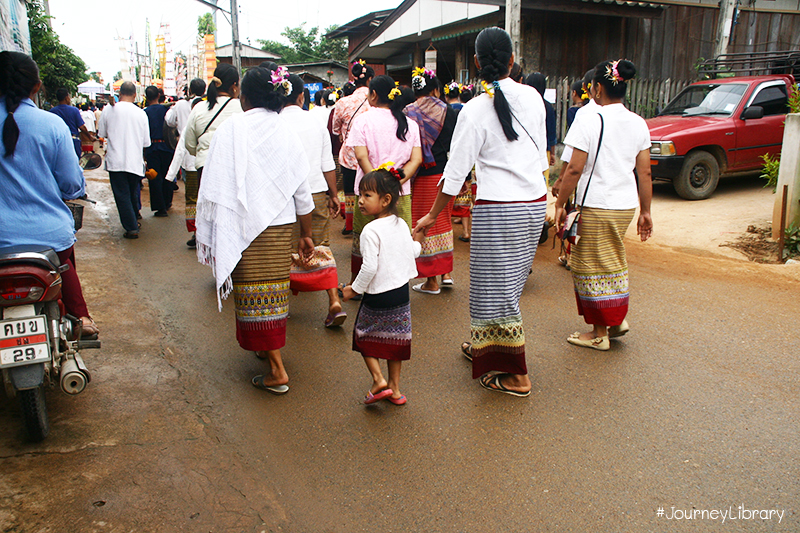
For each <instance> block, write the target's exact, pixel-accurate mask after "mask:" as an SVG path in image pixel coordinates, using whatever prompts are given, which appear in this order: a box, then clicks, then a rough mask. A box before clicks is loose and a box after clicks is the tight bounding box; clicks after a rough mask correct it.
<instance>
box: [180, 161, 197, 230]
mask: <svg viewBox="0 0 800 533" xmlns="http://www.w3.org/2000/svg"><path fill="white" fill-rule="evenodd" d="M184 172H185V174H184V175H185V176H186V178H185V179H186V230H187V231H190V232H193V231H195V226H194V217H195V215H196V214H197V191H199V190H200V180H199V178H198V176H197V171H196V170H184Z"/></svg>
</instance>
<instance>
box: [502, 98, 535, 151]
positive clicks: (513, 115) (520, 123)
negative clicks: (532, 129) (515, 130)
mask: <svg viewBox="0 0 800 533" xmlns="http://www.w3.org/2000/svg"><path fill="white" fill-rule="evenodd" d="M508 110H509V112H510V113H511V116H512V117H514V120H516V121H517V123H519V125H520V126H522V129H523V130H525V133H527V134H528V137H529V138H530V140H531V141H532V142H533V145H534V146H535V147H536V151H539V145H538V144H536V141H534V140H533V137H532V136H531V134H530V133H529V132H528V128H526V127H525V125H524V124H523V123H522V122H521V121H520V120H519V119H518V118H517V115H515V114H514V112H513V111H511V107H509V108H508Z"/></svg>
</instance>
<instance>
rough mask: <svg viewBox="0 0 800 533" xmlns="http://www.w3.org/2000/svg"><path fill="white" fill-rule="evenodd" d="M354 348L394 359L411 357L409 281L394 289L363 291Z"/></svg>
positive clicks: (354, 349) (383, 357)
mask: <svg viewBox="0 0 800 533" xmlns="http://www.w3.org/2000/svg"><path fill="white" fill-rule="evenodd" d="M353 351H356V352H360V353H361V355H363V356H364V357H375V358H378V359H389V360H391V361H407V360H408V359H410V358H411V303H410V301H409V299H408V283H406V284H405V285H403V286H402V287H398V288H397V289H393V290H391V291H386V292H382V293H380V294H365V295H364V297H363V299H362V300H361V307H359V308H358V316H357V317H356V324H355V326H354V328H353Z"/></svg>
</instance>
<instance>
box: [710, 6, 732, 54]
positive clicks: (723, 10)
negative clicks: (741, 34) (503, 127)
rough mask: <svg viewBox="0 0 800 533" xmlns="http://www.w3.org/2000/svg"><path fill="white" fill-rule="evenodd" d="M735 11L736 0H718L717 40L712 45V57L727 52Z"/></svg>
mask: <svg viewBox="0 0 800 533" xmlns="http://www.w3.org/2000/svg"><path fill="white" fill-rule="evenodd" d="M735 11H736V0H720V3H719V21H718V22H717V41H716V45H715V46H714V57H719V56H721V55H723V54H727V53H728V43H729V42H730V39H731V30H732V28H733V14H734V12H735Z"/></svg>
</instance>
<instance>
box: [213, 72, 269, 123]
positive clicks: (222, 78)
mask: <svg viewBox="0 0 800 533" xmlns="http://www.w3.org/2000/svg"><path fill="white" fill-rule="evenodd" d="M267 72H269V71H267ZM238 81H239V72H238V71H237V70H236V67H234V66H233V65H231V64H230V63H220V64H219V65H217V68H216V69H215V70H214V77H213V78H211V82H210V83H209V84H208V89H207V90H206V99H207V100H208V109H209V111H210V110H212V109H214V106H215V105H217V95H218V93H219V92H220V91H222V92H225V93H230V91H231V87H232V86H233V84H234V83H237V82H238ZM218 83H219V85H218Z"/></svg>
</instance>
